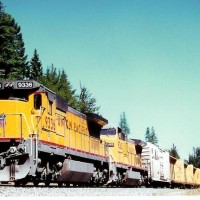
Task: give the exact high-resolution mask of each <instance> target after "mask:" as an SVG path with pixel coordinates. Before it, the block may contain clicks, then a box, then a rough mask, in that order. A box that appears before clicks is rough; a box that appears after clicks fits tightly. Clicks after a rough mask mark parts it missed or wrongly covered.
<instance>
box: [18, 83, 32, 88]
mask: <svg viewBox="0 0 200 200" xmlns="http://www.w3.org/2000/svg"><path fill="white" fill-rule="evenodd" d="M17 87H18V88H32V87H33V82H18V83H17Z"/></svg>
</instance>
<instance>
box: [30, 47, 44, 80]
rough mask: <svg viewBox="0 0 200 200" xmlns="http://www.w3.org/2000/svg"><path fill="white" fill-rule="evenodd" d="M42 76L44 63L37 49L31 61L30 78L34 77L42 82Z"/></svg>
mask: <svg viewBox="0 0 200 200" xmlns="http://www.w3.org/2000/svg"><path fill="white" fill-rule="evenodd" d="M42 76H43V71H42V63H41V61H40V59H39V55H38V53H37V50H36V49H35V50H34V54H33V57H32V58H31V61H30V79H34V80H36V81H39V82H40V81H41V79H42Z"/></svg>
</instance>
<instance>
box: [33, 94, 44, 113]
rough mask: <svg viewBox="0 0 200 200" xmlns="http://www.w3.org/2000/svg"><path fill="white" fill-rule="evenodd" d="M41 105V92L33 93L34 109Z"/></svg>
mask: <svg viewBox="0 0 200 200" xmlns="http://www.w3.org/2000/svg"><path fill="white" fill-rule="evenodd" d="M41 106H42V95H41V94H35V95H34V108H35V109H36V110H39V109H40V107H41Z"/></svg>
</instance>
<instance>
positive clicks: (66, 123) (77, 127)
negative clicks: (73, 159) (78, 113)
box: [57, 116, 87, 134]
mask: <svg viewBox="0 0 200 200" xmlns="http://www.w3.org/2000/svg"><path fill="white" fill-rule="evenodd" d="M57 122H58V127H63V128H64V127H66V129H69V130H74V131H75V132H79V133H81V134H86V133H87V128H86V127H85V125H84V124H79V123H76V122H74V121H72V120H70V119H66V118H62V117H60V116H59V117H58V118H57Z"/></svg>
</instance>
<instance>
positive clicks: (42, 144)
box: [0, 80, 146, 186]
mask: <svg viewBox="0 0 200 200" xmlns="http://www.w3.org/2000/svg"><path fill="white" fill-rule="evenodd" d="M107 123H108V121H107V120H106V119H105V118H103V117H102V116H99V115H97V114H92V113H88V114H83V113H80V112H78V111H76V110H74V109H73V108H71V107H69V106H68V104H67V102H66V101H65V100H63V99H62V98H61V97H60V96H58V95H56V94H55V93H54V92H53V91H51V90H49V89H48V88H47V87H45V86H43V85H41V84H40V83H38V82H36V81H34V80H15V81H13V80H12V81H11V80H10V81H9V80H3V81H0V182H14V183H15V185H16V186H19V185H26V183H27V182H33V184H34V185H38V184H39V183H41V182H43V183H45V185H46V186H48V185H49V184H50V183H52V182H54V183H58V185H63V183H64V184H66V185H68V184H76V185H77V184H79V185H80V184H91V185H102V184H105V185H110V184H124V185H138V184H139V185H141V183H142V180H143V179H144V175H145V171H146V170H145V169H143V168H142V166H141V162H140V153H138V152H137V149H140V151H141V149H142V147H141V146H140V144H137V145H136V144H135V142H134V141H133V140H128V139H127V138H126V137H125V135H124V134H123V133H122V132H121V131H118V132H116V130H115V132H113V131H114V130H113V131H111V129H109V130H107V131H108V132H109V133H108V132H107V135H109V136H106V135H105V132H104V131H105V129H104V130H103V131H101V128H102V127H103V126H105V125H106V124H107ZM112 134H113V135H112ZM114 134H115V135H114ZM111 138H112V139H111Z"/></svg>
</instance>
